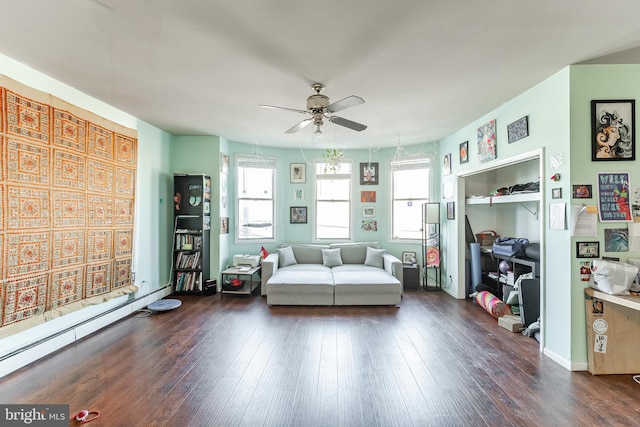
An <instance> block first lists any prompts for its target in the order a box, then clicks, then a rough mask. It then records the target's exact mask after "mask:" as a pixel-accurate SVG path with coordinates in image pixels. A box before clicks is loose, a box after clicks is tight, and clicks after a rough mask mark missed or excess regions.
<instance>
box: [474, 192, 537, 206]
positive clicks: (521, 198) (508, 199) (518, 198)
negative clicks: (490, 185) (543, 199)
mask: <svg viewBox="0 0 640 427" xmlns="http://www.w3.org/2000/svg"><path fill="white" fill-rule="evenodd" d="M539 201H540V192H536V193H520V194H510V195H508V196H482V197H467V198H466V199H465V203H466V204H467V205H494V204H499V203H522V202H539Z"/></svg>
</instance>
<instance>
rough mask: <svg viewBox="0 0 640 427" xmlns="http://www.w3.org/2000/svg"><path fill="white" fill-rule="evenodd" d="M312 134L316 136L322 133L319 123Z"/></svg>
mask: <svg viewBox="0 0 640 427" xmlns="http://www.w3.org/2000/svg"><path fill="white" fill-rule="evenodd" d="M313 134H314V135H316V136H321V135H322V130H320V125H319V124H316V130H315V132H313Z"/></svg>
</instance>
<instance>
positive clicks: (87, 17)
mask: <svg viewBox="0 0 640 427" xmlns="http://www.w3.org/2000/svg"><path fill="white" fill-rule="evenodd" d="M0 6H1V10H2V15H3V17H4V19H3V23H2V25H0V53H3V54H5V55H7V56H9V57H11V58H13V59H15V60H17V61H20V62H22V63H25V64H27V65H29V66H31V67H32V68H34V69H36V70H39V71H42V72H43V73H45V74H47V75H49V76H51V77H53V78H55V79H57V80H60V81H62V82H64V83H67V84H68V85H70V86H72V87H75V88H77V89H79V90H81V91H83V92H85V93H87V94H90V95H92V96H94V97H96V98H98V99H100V100H102V101H105V102H107V103H108V104H111V105H113V106H115V107H117V108H119V109H121V110H123V111H126V112H128V113H130V114H132V115H134V116H136V117H138V118H140V119H142V120H144V121H146V122H148V123H150V124H152V125H154V126H157V127H159V128H161V129H164V130H166V131H168V132H170V133H172V134H175V135H219V136H221V137H223V138H225V139H226V140H228V141H236V142H246V143H258V144H261V145H274V146H286V147H311V146H314V137H313V127H312V126H308V127H306V128H304V129H302V130H301V131H300V132H298V133H297V134H294V135H285V134H284V131H285V130H286V129H289V128H290V127H291V126H293V125H294V124H295V123H297V122H298V121H300V120H302V119H304V118H305V117H306V116H303V115H301V114H297V113H295V112H290V111H282V110H273V109H265V108H258V107H257V106H258V104H270V105H277V106H283V107H288V108H294V109H305V108H306V98H307V96H309V95H311V94H312V93H313V91H312V89H311V84H313V83H315V82H320V83H323V84H325V85H326V90H325V91H324V94H325V95H327V96H329V97H330V98H331V99H332V101H337V100H339V99H342V98H344V97H346V96H349V95H358V96H361V97H362V98H364V99H365V101H366V102H365V103H364V104H362V105H359V106H356V107H353V108H350V109H348V110H344V111H341V112H339V113H338V115H339V116H341V117H344V118H347V119H349V120H353V121H356V122H360V123H364V124H367V125H368V126H369V127H368V128H367V129H366V130H365V131H363V132H359V133H358V132H355V131H352V130H349V129H346V128H343V127H340V126H337V125H335V124H333V123H326V122H325V123H326V124H325V125H324V126H323V132H324V133H325V135H324V136H323V139H322V141H324V142H322V144H323V145H331V146H335V147H337V148H357V147H362V148H371V147H379V146H395V145H397V144H399V143H400V144H403V145H406V144H413V143H422V142H430V141H436V140H439V139H441V138H443V137H445V136H447V135H449V134H451V133H452V132H454V131H456V130H458V129H460V128H462V127H464V126H466V125H468V124H469V123H471V122H472V121H474V120H476V119H478V118H480V117H481V116H482V115H484V114H486V113H487V112H489V111H491V110H492V109H494V108H496V107H498V106H499V105H500V104H502V103H504V102H506V101H508V100H509V99H511V98H513V97H514V96H516V95H518V94H520V93H522V92H523V91H525V90H527V89H528V88H530V87H532V86H534V85H535V84H537V83H539V82H540V81H542V80H544V79H545V78H547V77H549V76H550V75H552V74H553V73H555V72H557V71H558V70H560V69H562V68H563V67H565V66H567V65H569V64H574V63H580V62H585V61H586V62H608V63H616V62H618V63H637V62H638V59H640V49H639V48H638V46H640V19H639V18H638V17H640V2H638V1H637V0H612V1H608V2H602V1H600V0H598V1H594V0H538V1H525V0H484V1H477V0H476V1H474V0H467V1H464V0H448V1H433V0H394V1H391V0H323V1H308V0H295V1H294V0H227V1H224V0H181V1H177V0H135V1H134V0H46V1H37V2H34V1H25V0H0ZM609 55H610V56H609ZM607 56H609V57H608V58H607ZM599 57H605V58H606V60H602V59H597V58H599ZM526 113H527V112H526V111H523V112H522V114H523V115H525V114H526ZM315 144H316V146H317V141H315Z"/></svg>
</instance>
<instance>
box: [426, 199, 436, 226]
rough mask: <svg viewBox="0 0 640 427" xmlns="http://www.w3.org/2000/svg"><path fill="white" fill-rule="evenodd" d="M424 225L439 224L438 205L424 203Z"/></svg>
mask: <svg viewBox="0 0 640 427" xmlns="http://www.w3.org/2000/svg"><path fill="white" fill-rule="evenodd" d="M424 223H425V224H440V203H425V215H424Z"/></svg>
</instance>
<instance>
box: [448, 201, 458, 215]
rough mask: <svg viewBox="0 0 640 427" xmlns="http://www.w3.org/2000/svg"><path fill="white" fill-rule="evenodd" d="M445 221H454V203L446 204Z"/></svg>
mask: <svg viewBox="0 0 640 427" xmlns="http://www.w3.org/2000/svg"><path fill="white" fill-rule="evenodd" d="M447 219H456V202H447Z"/></svg>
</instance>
